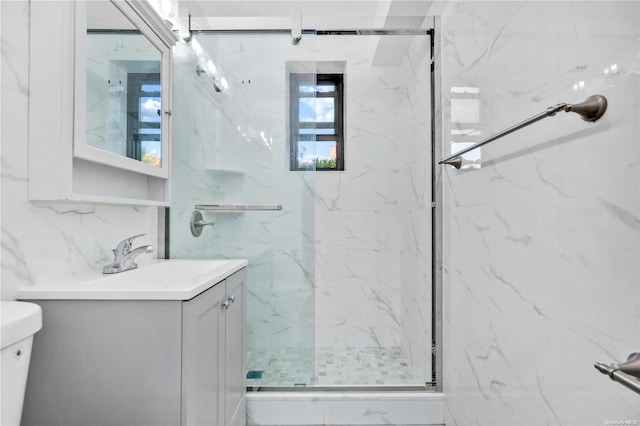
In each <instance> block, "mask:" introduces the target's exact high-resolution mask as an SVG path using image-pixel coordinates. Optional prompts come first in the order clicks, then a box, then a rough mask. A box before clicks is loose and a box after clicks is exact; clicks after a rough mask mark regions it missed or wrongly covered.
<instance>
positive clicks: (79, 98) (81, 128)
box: [73, 0, 177, 179]
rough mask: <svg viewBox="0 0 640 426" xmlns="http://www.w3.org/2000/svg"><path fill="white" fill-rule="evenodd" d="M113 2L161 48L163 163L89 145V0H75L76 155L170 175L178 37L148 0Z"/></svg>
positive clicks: (129, 168)
mask: <svg viewBox="0 0 640 426" xmlns="http://www.w3.org/2000/svg"><path fill="white" fill-rule="evenodd" d="M110 1H111V3H112V4H113V5H114V6H115V7H116V8H117V9H118V10H119V11H120V12H121V13H122V14H123V15H124V16H125V17H126V18H127V19H128V20H129V21H131V22H132V23H133V25H134V26H135V27H136V28H137V29H138V30H139V31H140V32H141V33H142V35H144V36H145V37H146V38H147V40H148V41H149V42H150V43H151V44H152V45H153V46H154V47H156V48H157V49H158V51H159V52H160V55H161V60H160V69H161V76H160V85H161V94H160V102H161V105H162V120H161V121H160V134H161V147H162V148H161V149H162V157H161V166H160V167H157V166H152V165H150V164H147V163H143V162H142V161H139V160H135V159H132V158H129V157H126V156H123V155H120V154H115V153H112V152H109V151H106V150H103V149H100V148H96V147H93V146H91V145H88V144H87V143H86V142H87V133H86V123H87V111H86V105H87V69H86V55H87V54H86V51H85V47H84V44H83V43H81V42H79V41H80V40H83V39H84V38H85V37H86V36H87V13H86V12H87V10H86V7H87V2H86V1H77V2H75V23H76V25H75V38H76V43H75V64H74V72H75V94H74V137H73V155H74V157H76V158H80V159H83V160H87V161H91V162H95V163H100V164H105V165H108V166H111V167H116V168H120V169H125V170H129V171H132V172H136V173H141V174H145V175H149V176H154V177H158V178H162V179H168V178H169V170H170V162H171V148H170V140H171V133H170V132H171V109H170V108H171V91H172V85H171V83H172V79H171V48H172V47H173V45H174V44H175V43H176V41H177V37H176V35H175V34H173V32H171V30H170V29H169V28H168V27H167V26H166V24H165V23H164V21H163V20H162V18H160V17H159V16H158V15H157V13H156V12H155V10H153V8H152V7H151V6H150V5H149V4H148V3H147V2H146V1H133V0H110Z"/></svg>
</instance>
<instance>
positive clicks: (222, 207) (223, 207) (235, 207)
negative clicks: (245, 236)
mask: <svg viewBox="0 0 640 426" xmlns="http://www.w3.org/2000/svg"><path fill="white" fill-rule="evenodd" d="M195 209H196V210H216V211H247V210H282V204H196V205H195Z"/></svg>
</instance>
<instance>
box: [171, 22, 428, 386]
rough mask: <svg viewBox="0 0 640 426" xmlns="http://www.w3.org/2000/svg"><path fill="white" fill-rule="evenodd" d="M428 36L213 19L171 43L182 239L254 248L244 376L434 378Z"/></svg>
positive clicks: (393, 382)
mask: <svg viewBox="0 0 640 426" xmlns="http://www.w3.org/2000/svg"><path fill="white" fill-rule="evenodd" d="M431 43H432V41H431V32H430V31H429V30H428V29H418V30H404V31H395V32H394V31H381V32H377V33H376V32H360V33H357V32H355V31H353V32H346V33H345V32H343V31H324V32H323V31H320V32H318V31H316V32H311V31H305V32H304V34H303V35H302V39H301V40H300V42H299V43H298V44H296V45H294V44H293V43H292V37H291V34H290V33H287V32H279V31H235V32H233V31H232V32H213V31H200V32H196V33H194V36H193V38H192V40H191V41H190V43H189V44H180V45H178V46H177V47H176V51H175V73H174V105H175V108H174V110H175V113H174V129H173V130H174V144H173V146H174V152H173V176H174V178H173V182H172V188H173V189H172V207H171V209H170V214H169V256H170V257H171V258H246V259H248V260H249V267H248V282H247V286H248V287H247V311H248V313H247V329H248V332H247V333H248V334H247V338H246V341H247V386H248V387H250V388H256V389H268V388H280V389H281V388H293V387H300V388H303V387H307V388H311V387H312V388H316V389H317V388H318V387H335V388H342V389H344V388H345V387H354V386H355V387H369V388H371V387H376V388H379V387H387V388H390V387H398V386H401V387H418V388H421V389H425V384H427V383H431V382H432V380H433V378H432V372H433V368H432V344H433V338H432V336H433V334H432V242H431V233H432V230H431V227H432V223H431V220H432V213H431V211H432V198H431V171H430V170H431V162H432V153H431V150H432V145H431V144H432V135H431ZM336 76H338V77H336ZM335 78H337V79H338V80H336V79H335ZM341 110H342V111H341ZM340 128H341V131H340ZM341 169H343V170H341ZM212 204H215V205H218V207H217V210H203V211H201V213H202V216H203V220H204V221H207V222H213V225H212V226H206V227H204V229H203V231H202V234H201V235H200V236H199V237H194V236H193V235H192V233H191V231H190V225H189V223H190V219H191V216H192V214H193V212H194V210H196V209H195V206H196V205H212ZM247 206H250V207H247ZM247 208H250V209H247Z"/></svg>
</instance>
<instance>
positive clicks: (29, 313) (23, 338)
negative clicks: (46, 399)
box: [0, 302, 42, 426]
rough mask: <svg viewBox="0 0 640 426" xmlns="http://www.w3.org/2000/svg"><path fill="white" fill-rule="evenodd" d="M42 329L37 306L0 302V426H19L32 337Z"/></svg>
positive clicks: (40, 311)
mask: <svg viewBox="0 0 640 426" xmlns="http://www.w3.org/2000/svg"><path fill="white" fill-rule="evenodd" d="M41 328H42V310H41V309H40V306H38V305H36V304H35V303H28V302H0V343H1V346H2V350H1V352H0V354H1V356H2V359H1V360H0V362H1V364H0V403H1V405H0V425H2V426H19V425H20V417H21V416H22V405H23V402H24V391H25V388H26V385H27V374H28V372H29V360H30V359H31V347H32V345H33V335H34V334H35V333H36V332H37V331H38V330H40V329H41Z"/></svg>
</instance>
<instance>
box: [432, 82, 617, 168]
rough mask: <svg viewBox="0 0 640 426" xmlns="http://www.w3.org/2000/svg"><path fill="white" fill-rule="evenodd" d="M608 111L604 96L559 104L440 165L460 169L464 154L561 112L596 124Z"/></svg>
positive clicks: (461, 151) (445, 159)
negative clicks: (578, 116) (578, 115)
mask: <svg viewBox="0 0 640 426" xmlns="http://www.w3.org/2000/svg"><path fill="white" fill-rule="evenodd" d="M606 110H607V98H605V97H604V96H602V95H593V96H589V97H588V98H587V99H585V100H584V101H583V102H580V103H579V104H575V105H571V104H567V103H562V104H558V105H555V106H552V107H549V108H547V110H546V111H544V112H541V113H540V114H538V115H534V116H533V117H531V118H528V119H526V120H524V121H522V122H520V123H518V124H516V125H515V126H511V127H509V128H508V129H506V130H503V131H502V132H499V133H496V134H495V135H492V136H490V137H488V138H486V139H484V140H482V141H480V142H478V143H476V144H473V145H471V146H469V147H467V148H464V149H462V150H460V151H458V152H456V153H455V154H452V155H450V156H448V157H445V158H443V159H442V160H440V161H439V162H438V164H449V165H450V166H453V167H455V168H456V169H459V168H460V166H461V165H462V159H461V158H460V156H461V155H462V154H466V153H467V152H469V151H473V150H474V149H477V148H480V147H481V146H483V145H486V144H488V143H489V142H493V141H494V140H496V139H499V138H501V137H503V136H506V135H508V134H509V133H513V132H515V131H516V130H520V129H522V128H523V127H526V126H528V125H529V124H533V123H535V122H536V121H540V120H542V119H543V118H547V117H553V116H554V115H556V113H558V112H560V111H565V112H575V113H577V114H580V116H581V117H582V119H583V120H585V121H591V122H594V121H597V120H598V119H599V118H600V117H602V115H603V114H604V112H605V111H606Z"/></svg>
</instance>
